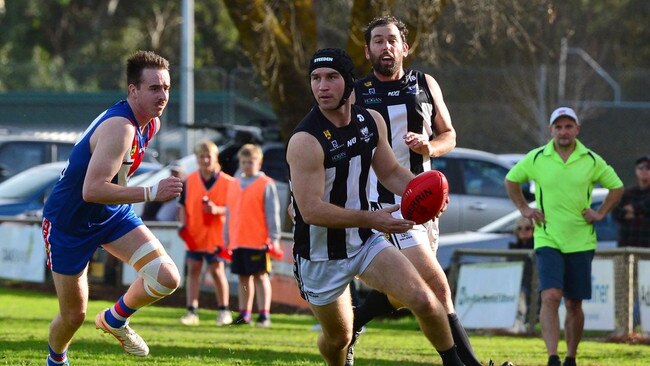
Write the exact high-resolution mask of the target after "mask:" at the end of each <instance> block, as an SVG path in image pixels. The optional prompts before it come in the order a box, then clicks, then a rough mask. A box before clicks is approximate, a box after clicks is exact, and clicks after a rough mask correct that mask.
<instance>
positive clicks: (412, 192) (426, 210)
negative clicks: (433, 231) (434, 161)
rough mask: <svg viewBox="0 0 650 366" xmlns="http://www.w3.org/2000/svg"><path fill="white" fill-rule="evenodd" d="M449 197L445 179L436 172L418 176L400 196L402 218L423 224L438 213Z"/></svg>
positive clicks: (432, 171)
mask: <svg viewBox="0 0 650 366" xmlns="http://www.w3.org/2000/svg"><path fill="white" fill-rule="evenodd" d="M448 195H449V184H448V183H447V177H445V175H444V174H442V173H441V172H439V171H437V170H430V171H428V172H424V173H421V174H418V175H417V176H416V177H415V178H413V180H411V181H410V182H409V184H407V185H406V189H405V190H404V194H403V195H402V204H401V210H402V216H403V217H404V218H405V219H407V220H412V221H415V223H417V224H423V223H425V222H427V221H429V220H431V219H433V218H435V217H436V216H438V214H439V213H440V211H441V210H442V208H443V206H444V205H445V202H446V201H447V197H448Z"/></svg>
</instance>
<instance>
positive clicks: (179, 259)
mask: <svg viewBox="0 0 650 366" xmlns="http://www.w3.org/2000/svg"><path fill="white" fill-rule="evenodd" d="M150 229H151V232H152V233H153V234H154V235H155V236H156V238H158V240H160V243H161V244H162V246H163V247H164V248H165V251H166V252H167V254H168V255H169V256H170V257H171V259H172V260H173V261H174V263H176V267H178V271H179V272H180V273H181V284H183V283H184V282H185V280H184V279H183V278H182V277H183V274H184V273H185V243H184V242H183V240H181V238H179V237H178V230H176V229H175V228H150ZM122 268H123V270H122V284H123V285H124V286H130V285H131V284H132V283H133V281H135V279H136V278H137V276H138V273H137V272H136V271H135V270H134V269H133V267H131V266H130V265H129V264H128V263H124V264H123V267H122Z"/></svg>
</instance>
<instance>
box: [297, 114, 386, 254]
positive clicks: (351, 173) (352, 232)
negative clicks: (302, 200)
mask: <svg viewBox="0 0 650 366" xmlns="http://www.w3.org/2000/svg"><path fill="white" fill-rule="evenodd" d="M296 132H307V133H309V134H310V135H312V136H314V137H315V138H316V139H317V140H318V142H320V145H321V147H322V149H323V153H324V156H325V158H324V161H323V165H324V167H325V182H324V183H325V190H324V195H323V201H325V202H329V203H331V204H334V205H337V206H340V207H344V208H348V209H355V210H369V209H370V203H369V200H368V192H369V185H368V179H369V172H370V164H371V162H372V157H373V154H374V152H375V148H376V147H377V141H378V138H379V134H378V132H377V124H376V123H375V120H374V118H373V117H372V116H371V115H370V113H369V112H368V111H367V110H366V109H364V108H361V107H359V106H354V105H353V106H352V121H351V122H350V124H348V125H347V126H345V127H336V126H335V125H334V124H332V123H331V122H330V121H329V120H328V119H327V118H326V117H325V116H324V115H323V113H322V112H321V111H320V109H319V108H318V106H315V107H314V108H312V110H311V111H310V112H309V114H307V116H306V117H305V118H304V119H303V120H302V121H301V122H300V124H299V125H298V127H296V129H295V130H294V133H296ZM309 158H310V157H309V156H305V159H309ZM290 173H291V174H292V175H293V174H299V173H294V172H290ZM294 209H295V212H296V217H295V221H296V224H295V226H294V234H293V239H294V242H295V244H294V254H298V255H300V256H301V257H302V258H305V259H308V260H312V261H324V260H331V259H344V258H349V257H352V256H354V255H355V254H356V253H357V252H359V251H360V250H361V246H362V245H363V244H364V243H365V241H366V239H368V237H370V235H372V231H371V229H366V228H347V229H331V228H327V227H321V226H315V225H308V224H306V223H305V222H304V221H303V219H302V216H301V215H300V210H298V206H297V204H296V203H295V202H294Z"/></svg>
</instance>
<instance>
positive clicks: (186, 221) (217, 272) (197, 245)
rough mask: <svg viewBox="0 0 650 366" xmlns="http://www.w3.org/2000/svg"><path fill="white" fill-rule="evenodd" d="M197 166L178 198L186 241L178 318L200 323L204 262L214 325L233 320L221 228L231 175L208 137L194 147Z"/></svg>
mask: <svg viewBox="0 0 650 366" xmlns="http://www.w3.org/2000/svg"><path fill="white" fill-rule="evenodd" d="M194 154H195V155H196V161H197V163H198V169H197V170H196V171H195V172H193V173H191V174H190V175H189V176H188V177H187V180H186V182H185V191H184V192H183V194H182V195H181V197H180V199H179V206H180V217H181V223H182V225H183V226H182V227H181V230H180V233H181V237H182V238H183V239H184V240H185V247H186V249H187V251H186V260H185V263H186V266H187V277H186V280H185V291H186V297H187V303H186V304H187V312H186V313H185V315H183V316H182V317H181V319H180V320H181V323H183V324H185V325H199V316H198V314H197V310H198V307H199V293H200V290H201V283H200V282H201V272H202V269H203V262H204V261H205V263H206V264H207V266H208V270H209V272H210V274H211V275H212V279H213V281H214V287H215V295H216V298H217V318H216V324H217V326H223V325H228V324H231V323H232V315H231V314H230V310H229V300H230V291H229V288H228V279H227V278H226V271H225V259H223V258H222V257H221V256H220V254H223V253H224V252H225V248H224V241H223V227H224V222H225V213H226V207H225V206H226V197H227V195H228V192H229V188H230V186H231V184H232V182H233V178H232V177H231V176H230V175H228V174H226V173H224V172H222V171H221V167H220V166H219V160H218V158H219V149H218V147H217V145H216V144H215V143H213V142H212V141H210V140H203V141H200V142H199V143H198V144H197V145H196V147H195V148H194Z"/></svg>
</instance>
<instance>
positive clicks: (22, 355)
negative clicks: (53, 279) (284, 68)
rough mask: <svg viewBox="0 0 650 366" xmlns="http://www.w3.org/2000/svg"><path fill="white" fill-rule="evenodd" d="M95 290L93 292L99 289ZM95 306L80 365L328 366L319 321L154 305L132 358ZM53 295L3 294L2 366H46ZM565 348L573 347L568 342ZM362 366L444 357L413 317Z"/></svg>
mask: <svg viewBox="0 0 650 366" xmlns="http://www.w3.org/2000/svg"><path fill="white" fill-rule="evenodd" d="M91 292H92V289H91ZM110 305H111V303H109V302H106V301H99V300H91V301H90V304H89V309H88V316H87V319H86V323H85V324H84V325H83V326H82V327H81V329H80V330H79V331H78V332H77V334H76V335H75V338H74V339H73V341H72V345H71V347H70V350H69V352H68V355H69V357H70V360H71V363H72V365H102V366H104V365H139V366H141V365H185V366H189V365H242V366H243V365H278V366H279V365H282V366H286V365H324V362H323V361H322V359H321V357H320V355H319V353H318V349H317V346H316V338H317V336H318V333H316V332H313V331H311V330H310V328H311V327H312V326H313V325H314V324H315V321H314V318H313V317H311V316H306V315H283V314H273V327H272V328H271V329H257V328H253V327H248V326H244V327H241V326H240V327H232V326H231V327H222V328H218V327H216V326H214V323H213V321H214V317H215V312H214V311H209V310H202V311H200V316H201V320H202V323H201V325H200V326H199V327H184V326H182V325H181V324H180V323H179V322H178V318H179V317H180V316H181V315H182V314H183V312H184V310H183V309H181V308H170V307H161V306H149V307H146V308H144V309H142V310H140V311H138V313H137V314H136V315H135V316H134V318H133V321H132V326H133V328H134V329H136V330H137V331H138V332H139V333H140V335H142V336H143V338H144V339H145V340H147V343H148V344H149V347H150V349H151V354H150V356H149V357H146V358H139V357H132V356H128V355H126V354H125V353H124V352H123V351H122V349H121V348H120V346H119V345H118V343H117V341H115V340H114V339H113V338H112V337H110V336H108V335H104V334H103V333H101V332H100V331H98V330H96V329H95V327H94V324H93V319H94V315H95V314H96V313H97V312H98V311H100V310H101V309H103V308H106V307H108V306H110ZM57 309H58V307H57V301H56V298H55V297H54V296H52V295H51V294H44V293H39V292H33V291H26V290H16V289H6V288H0V365H40V366H42V365H44V363H45V357H46V352H47V337H48V326H49V323H50V321H51V319H52V318H53V317H54V315H55V314H56V313H57ZM471 340H472V344H473V346H474V349H475V350H476V352H477V354H478V356H479V357H480V358H481V359H482V360H484V362H485V363H486V364H487V360H488V359H490V358H492V359H494V360H495V361H498V362H499V364H500V362H502V361H504V360H506V359H507V360H511V361H513V362H514V363H515V364H516V365H518V366H519V365H525V366H537V365H545V361H546V356H545V349H544V344H543V342H542V340H541V338H539V337H503V336H489V335H478V334H471ZM560 347H561V348H560V350H561V352H563V351H564V350H565V349H566V348H565V347H564V344H563V343H562V342H561V345H560ZM357 349H358V351H357V361H356V365H357V366H364V365H373V366H374V365H378V366H388V365H431V364H434V365H439V364H440V359H439V357H438V356H437V354H436V353H435V351H434V350H433V348H432V347H431V346H429V345H428V343H427V342H426V340H425V339H424V337H423V336H422V335H421V333H420V332H419V331H418V328H417V324H416V322H415V321H414V320H413V319H412V318H411V317H405V318H402V319H399V320H386V321H374V322H372V323H371V324H370V326H369V327H368V330H367V332H366V334H364V335H363V336H362V338H361V340H360V342H359V346H358V348H357ZM578 364H579V365H580V366H595V365H599V366H601V365H650V347H648V346H643V345H626V344H610V343H603V342H599V341H595V340H586V341H583V343H582V344H581V345H580V353H579V358H578Z"/></svg>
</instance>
